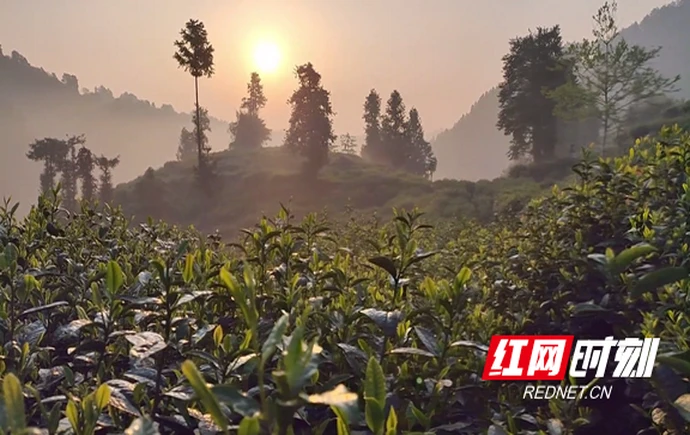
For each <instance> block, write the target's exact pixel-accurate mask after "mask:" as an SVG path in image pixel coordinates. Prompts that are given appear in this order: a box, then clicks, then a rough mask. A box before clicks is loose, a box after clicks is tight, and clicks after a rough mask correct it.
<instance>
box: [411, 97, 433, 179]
mask: <svg viewBox="0 0 690 435" xmlns="http://www.w3.org/2000/svg"><path fill="white" fill-rule="evenodd" d="M405 131H406V136H407V140H408V141H409V143H408V145H407V149H408V150H409V151H408V156H407V169H408V170H409V171H410V172H412V173H413V174H415V175H422V176H424V177H426V178H429V179H430V178H431V177H432V175H433V173H434V172H435V171H436V157H435V156H434V151H433V150H432V149H431V144H430V143H429V142H427V141H426V139H424V128H423V127H422V121H421V119H420V118H419V112H417V109H415V108H414V107H413V108H412V109H411V110H410V116H409V118H408V121H407V125H406V128H405Z"/></svg>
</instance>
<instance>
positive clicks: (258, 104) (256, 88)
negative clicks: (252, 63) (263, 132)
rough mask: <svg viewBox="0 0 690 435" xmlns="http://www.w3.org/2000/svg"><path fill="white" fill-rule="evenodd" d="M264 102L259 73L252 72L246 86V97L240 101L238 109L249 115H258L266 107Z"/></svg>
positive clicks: (264, 97)
mask: <svg viewBox="0 0 690 435" xmlns="http://www.w3.org/2000/svg"><path fill="white" fill-rule="evenodd" d="M266 101H267V99H266V96H265V95H264V86H263V85H262V84H261V77H259V73H256V72H253V73H252V75H251V78H250V79H249V83H248V84H247V96H246V97H245V98H243V99H242V106H240V107H241V108H242V109H245V110H246V111H247V113H249V114H250V115H258V114H259V110H261V109H263V108H264V106H266Z"/></svg>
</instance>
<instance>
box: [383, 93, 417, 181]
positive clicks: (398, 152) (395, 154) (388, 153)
mask: <svg viewBox="0 0 690 435" xmlns="http://www.w3.org/2000/svg"><path fill="white" fill-rule="evenodd" d="M381 141H382V150H383V151H384V156H385V157H384V159H385V160H384V161H385V162H386V163H388V164H389V165H391V166H393V167H394V168H398V169H403V170H404V169H407V161H408V160H409V155H410V150H409V141H408V140H407V119H406V114H405V104H404V103H403V100H402V96H401V95H400V93H399V92H398V91H393V92H392V93H391V96H390V98H389V99H388V103H387V106H386V113H385V114H384V115H383V117H382V119H381Z"/></svg>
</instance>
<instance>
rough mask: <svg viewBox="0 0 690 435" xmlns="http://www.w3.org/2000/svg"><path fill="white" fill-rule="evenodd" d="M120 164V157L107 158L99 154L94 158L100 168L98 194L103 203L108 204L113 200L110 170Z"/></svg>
mask: <svg viewBox="0 0 690 435" xmlns="http://www.w3.org/2000/svg"><path fill="white" fill-rule="evenodd" d="M119 164H120V157H119V156H118V157H115V158H112V159H109V158H107V157H105V156H100V157H98V158H97V159H96V165H97V166H98V168H99V169H100V170H101V176H100V186H99V188H98V195H99V197H100V201H101V203H103V204H108V203H110V202H111V201H112V200H113V175H112V170H113V169H114V168H115V167H116V166H117V165H119Z"/></svg>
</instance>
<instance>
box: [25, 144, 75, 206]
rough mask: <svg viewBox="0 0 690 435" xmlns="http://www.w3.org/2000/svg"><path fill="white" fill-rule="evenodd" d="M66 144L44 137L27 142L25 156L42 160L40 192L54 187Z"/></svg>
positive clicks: (34, 159) (46, 191) (37, 160)
mask: <svg viewBox="0 0 690 435" xmlns="http://www.w3.org/2000/svg"><path fill="white" fill-rule="evenodd" d="M67 152H68V149H67V145H66V143H65V142H64V141H61V140H59V139H54V138H44V139H40V140H36V141H34V142H33V143H31V144H29V151H28V152H27V153H26V157H27V158H28V159H29V160H33V161H35V162H43V172H42V173H41V177H40V180H41V183H40V184H41V193H43V194H45V193H48V192H50V190H51V189H53V188H54V187H55V178H56V177H57V174H58V172H59V170H60V162H61V161H62V160H64V159H65V157H66V156H67Z"/></svg>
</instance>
